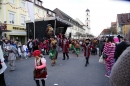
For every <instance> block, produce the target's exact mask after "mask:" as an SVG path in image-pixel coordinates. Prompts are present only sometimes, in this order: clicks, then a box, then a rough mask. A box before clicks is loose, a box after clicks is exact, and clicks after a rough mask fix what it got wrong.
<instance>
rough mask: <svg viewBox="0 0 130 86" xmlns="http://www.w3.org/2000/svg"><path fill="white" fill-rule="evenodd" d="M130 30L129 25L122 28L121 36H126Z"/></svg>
mask: <svg viewBox="0 0 130 86" xmlns="http://www.w3.org/2000/svg"><path fill="white" fill-rule="evenodd" d="M129 30H130V25H124V26H123V34H124V35H125V36H126V35H127V34H128V32H129Z"/></svg>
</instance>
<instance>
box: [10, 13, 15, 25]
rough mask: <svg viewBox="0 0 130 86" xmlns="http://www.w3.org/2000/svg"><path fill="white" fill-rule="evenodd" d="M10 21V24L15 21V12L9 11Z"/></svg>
mask: <svg viewBox="0 0 130 86" xmlns="http://www.w3.org/2000/svg"><path fill="white" fill-rule="evenodd" d="M9 23H10V24H14V23H15V14H14V13H13V12H9Z"/></svg>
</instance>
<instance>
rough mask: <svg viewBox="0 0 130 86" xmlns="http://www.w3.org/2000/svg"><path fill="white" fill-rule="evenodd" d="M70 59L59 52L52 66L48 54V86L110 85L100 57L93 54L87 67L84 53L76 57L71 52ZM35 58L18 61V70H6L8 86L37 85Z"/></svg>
mask: <svg viewBox="0 0 130 86" xmlns="http://www.w3.org/2000/svg"><path fill="white" fill-rule="evenodd" d="M69 55H70V59H69V60H64V61H63V60H62V53H59V56H58V59H57V63H56V65H55V66H53V67H52V66H51V60H50V59H49V57H48V56H45V57H46V60H47V69H48V75H49V76H48V79H47V80H46V86H54V84H58V86H109V79H108V78H107V77H105V76H104V75H105V72H106V71H105V65H104V64H100V63H98V59H99V57H98V56H97V55H92V56H91V57H90V61H89V62H90V64H89V65H88V66H87V67H85V66H84V65H85V58H84V57H83V53H81V54H80V55H79V57H76V55H74V54H72V53H70V54H69ZM7 66H8V65H7ZM33 69H34V58H33V57H32V58H29V59H25V60H17V61H16V70H15V71H13V72H9V66H8V68H7V70H6V71H5V80H6V83H7V86H36V84H35V82H34V80H33Z"/></svg>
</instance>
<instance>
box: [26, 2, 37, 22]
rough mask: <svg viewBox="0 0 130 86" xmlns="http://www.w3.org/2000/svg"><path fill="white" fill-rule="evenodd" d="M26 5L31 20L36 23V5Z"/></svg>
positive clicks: (29, 3)
mask: <svg viewBox="0 0 130 86" xmlns="http://www.w3.org/2000/svg"><path fill="white" fill-rule="evenodd" d="M26 4H27V9H28V14H29V16H30V19H31V21H32V22H33V23H34V21H35V18H34V17H35V16H34V4H33V3H32V2H28V1H26Z"/></svg>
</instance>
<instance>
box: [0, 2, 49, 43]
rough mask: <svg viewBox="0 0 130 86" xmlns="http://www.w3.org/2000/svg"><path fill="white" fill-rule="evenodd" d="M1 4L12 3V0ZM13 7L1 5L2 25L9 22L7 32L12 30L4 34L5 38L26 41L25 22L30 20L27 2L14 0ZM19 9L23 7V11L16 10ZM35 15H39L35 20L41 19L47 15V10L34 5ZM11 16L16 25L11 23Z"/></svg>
mask: <svg viewBox="0 0 130 86" xmlns="http://www.w3.org/2000/svg"><path fill="white" fill-rule="evenodd" d="M0 2H1V3H7V2H10V0H0ZM11 6H12V7H15V9H13V8H12V7H11ZM11 6H10V5H9V4H6V5H1V9H0V15H1V16H0V21H1V22H2V23H4V21H7V30H11V32H4V33H3V36H4V37H5V36H6V37H8V38H9V39H10V38H13V39H15V38H16V37H19V38H20V39H21V40H22V41H23V40H24V41H26V38H27V37H26V24H25V22H24V21H26V20H30V17H29V15H28V12H27V5H26V0H14V3H11ZM23 6H24V7H23ZM17 7H21V9H16V8H17ZM38 9H39V11H38ZM32 10H33V9H32ZM34 13H37V14H38V15H35V19H41V18H43V17H46V15H47V11H46V10H44V9H43V8H40V7H39V6H36V5H34ZM11 15H14V24H12V23H10V21H11V20H12V19H13V17H11V18H12V19H11V18H10V16H11ZM38 16H39V17H40V18H39V17H38ZM24 18H25V19H24Z"/></svg>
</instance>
